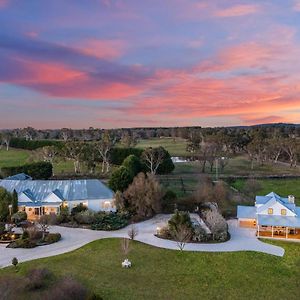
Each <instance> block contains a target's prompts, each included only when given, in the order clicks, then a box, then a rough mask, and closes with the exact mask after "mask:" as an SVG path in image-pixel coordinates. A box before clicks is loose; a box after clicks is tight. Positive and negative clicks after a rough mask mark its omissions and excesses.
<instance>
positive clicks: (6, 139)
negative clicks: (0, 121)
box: [0, 132, 12, 151]
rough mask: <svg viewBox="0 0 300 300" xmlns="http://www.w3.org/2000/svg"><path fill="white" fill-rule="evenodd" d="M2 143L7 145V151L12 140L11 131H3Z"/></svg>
mask: <svg viewBox="0 0 300 300" xmlns="http://www.w3.org/2000/svg"><path fill="white" fill-rule="evenodd" d="M0 136H1V141H2V144H3V145H5V146H6V151H8V150H9V145H10V141H11V137H12V136H11V133H10V132H3V133H2V134H1V135H0Z"/></svg>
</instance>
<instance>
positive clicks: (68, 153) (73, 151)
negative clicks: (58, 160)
mask: <svg viewBox="0 0 300 300" xmlns="http://www.w3.org/2000/svg"><path fill="white" fill-rule="evenodd" d="M83 150H84V143H83V142H67V143H66V144H65V146H64V149H63V151H62V155H63V156H64V158H65V159H68V160H72V161H73V163H74V171H75V173H80V162H81V160H82V156H83Z"/></svg>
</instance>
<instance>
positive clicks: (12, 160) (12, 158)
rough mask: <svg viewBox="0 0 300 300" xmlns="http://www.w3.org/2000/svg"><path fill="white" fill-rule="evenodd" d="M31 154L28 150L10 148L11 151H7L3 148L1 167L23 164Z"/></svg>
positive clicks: (0, 150)
mask: <svg viewBox="0 0 300 300" xmlns="http://www.w3.org/2000/svg"><path fill="white" fill-rule="evenodd" d="M29 156H30V151H28V150H21V149H13V148H10V149H9V151H6V149H4V148H2V149H0V168H3V167H13V166H20V165H23V164H25V163H26V161H27V159H28V158H29Z"/></svg>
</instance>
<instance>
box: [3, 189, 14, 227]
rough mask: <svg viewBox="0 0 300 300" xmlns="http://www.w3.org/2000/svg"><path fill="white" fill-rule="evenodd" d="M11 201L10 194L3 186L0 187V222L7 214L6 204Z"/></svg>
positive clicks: (5, 218) (4, 219)
mask: <svg viewBox="0 0 300 300" xmlns="http://www.w3.org/2000/svg"><path fill="white" fill-rule="evenodd" d="M11 202H12V195H11V194H10V193H9V192H8V191H7V190H6V189H4V188H2V187H0V222H1V221H4V222H5V221H6V220H7V218H8V216H9V208H8V206H9V205H10V204H11Z"/></svg>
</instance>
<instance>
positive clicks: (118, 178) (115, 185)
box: [108, 166, 134, 192]
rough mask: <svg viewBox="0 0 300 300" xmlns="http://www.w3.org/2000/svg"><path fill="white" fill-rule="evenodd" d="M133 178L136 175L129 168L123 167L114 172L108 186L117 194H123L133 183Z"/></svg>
mask: <svg viewBox="0 0 300 300" xmlns="http://www.w3.org/2000/svg"><path fill="white" fill-rule="evenodd" d="M133 177H134V174H133V173H132V172H131V171H130V170H129V169H128V168H126V167H124V166H121V167H119V168H117V169H116V170H115V171H113V172H112V174H111V176H110V179H109V181H108V185H109V187H110V188H111V189H112V190H113V191H115V192H116V191H121V192H123V191H124V190H126V189H127V187H128V186H129V184H130V183H131V182H132V180H133Z"/></svg>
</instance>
